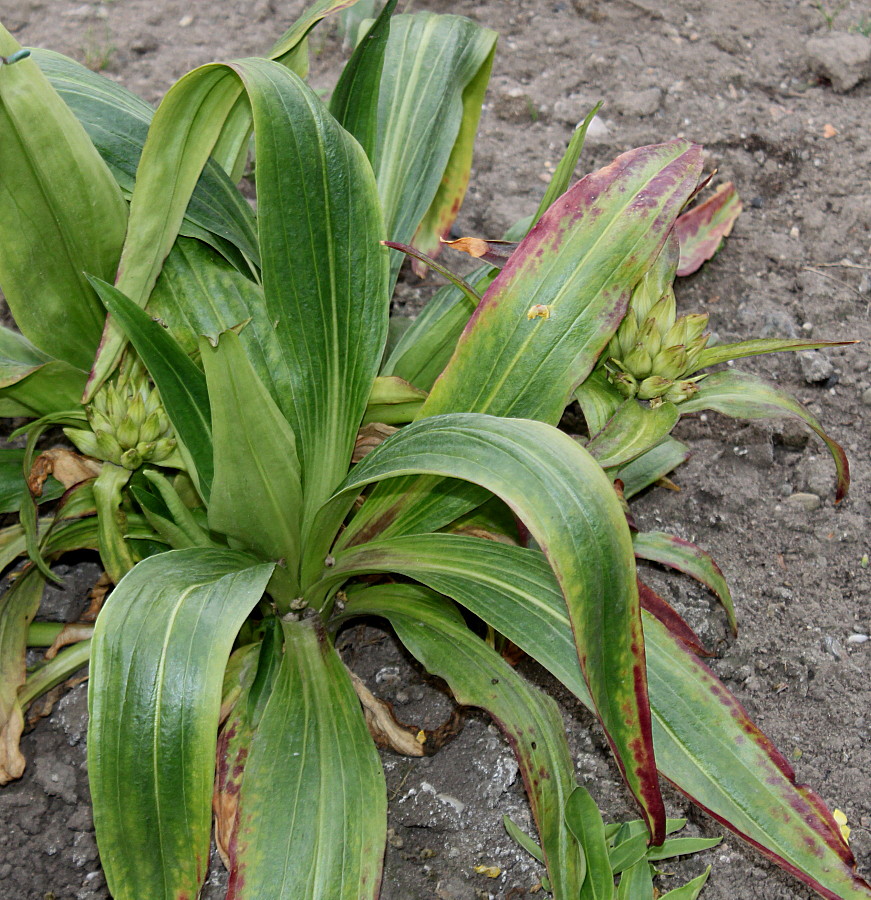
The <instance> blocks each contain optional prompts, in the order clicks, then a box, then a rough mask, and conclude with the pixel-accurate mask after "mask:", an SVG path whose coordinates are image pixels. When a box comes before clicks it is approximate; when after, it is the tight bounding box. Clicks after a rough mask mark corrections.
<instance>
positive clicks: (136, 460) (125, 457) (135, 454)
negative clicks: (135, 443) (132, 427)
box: [118, 447, 142, 471]
mask: <svg viewBox="0 0 871 900" xmlns="http://www.w3.org/2000/svg"><path fill="white" fill-rule="evenodd" d="M118 465H120V466H123V467H124V468H125V469H130V470H131V471H132V470H133V469H138V468H139V467H140V466H141V465H142V454H141V453H140V452H139V451H138V450H137V449H136V448H135V447H131V448H130V449H129V450H125V451H124V452H123V453H122V454H121V459H120V461H119V463H118Z"/></svg>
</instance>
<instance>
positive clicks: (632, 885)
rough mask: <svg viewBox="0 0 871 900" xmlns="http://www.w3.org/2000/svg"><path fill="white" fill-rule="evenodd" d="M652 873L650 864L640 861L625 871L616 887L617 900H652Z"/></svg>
mask: <svg viewBox="0 0 871 900" xmlns="http://www.w3.org/2000/svg"><path fill="white" fill-rule="evenodd" d="M654 897H655V895H654V893H653V872H652V871H651V868H650V863H648V862H647V860H642V861H641V862H638V863H636V864H635V865H634V866H632V867H631V868H630V869H627V870H626V871H625V872H624V873H623V875H622V877H621V878H620V884H619V885H618V887H617V900H654Z"/></svg>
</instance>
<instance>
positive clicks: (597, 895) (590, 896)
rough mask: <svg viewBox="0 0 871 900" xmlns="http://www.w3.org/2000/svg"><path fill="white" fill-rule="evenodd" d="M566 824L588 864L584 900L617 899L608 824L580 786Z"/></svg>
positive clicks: (568, 807) (571, 799) (569, 804)
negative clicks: (608, 840) (607, 832)
mask: <svg viewBox="0 0 871 900" xmlns="http://www.w3.org/2000/svg"><path fill="white" fill-rule="evenodd" d="M565 817H566V824H567V825H568V827H569V829H570V830H571V832H572V834H573V835H574V836H575V839H576V840H577V841H578V843H579V844H580V845H581V848H582V850H583V853H584V857H585V859H586V861H587V877H586V879H585V880H584V884H583V887H582V889H581V894H580V900H613V897H614V876H613V875H612V874H611V864H610V861H609V859H608V844H607V842H606V840H605V823H604V822H603V821H602V815H601V813H600V812H599V807H598V806H596V801H595V800H594V799H593V798H592V797H591V796H590V792H589V791H588V790H587V789H586V788H585V787H581V786H580V785H578V786H577V787H576V788H575V789H574V791H572V794H571V796H570V797H569V799H568V802H567V803H566V807H565Z"/></svg>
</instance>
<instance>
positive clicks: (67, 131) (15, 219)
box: [0, 25, 127, 369]
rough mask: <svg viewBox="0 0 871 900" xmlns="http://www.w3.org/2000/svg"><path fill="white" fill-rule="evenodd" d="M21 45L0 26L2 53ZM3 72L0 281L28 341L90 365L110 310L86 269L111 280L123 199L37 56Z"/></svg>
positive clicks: (55, 354)
mask: <svg viewBox="0 0 871 900" xmlns="http://www.w3.org/2000/svg"><path fill="white" fill-rule="evenodd" d="M19 49H21V48H20V45H19V44H18V42H17V41H16V40H15V39H14V38H13V37H12V35H11V34H9V32H8V31H6V29H5V28H3V26H2V25H0V55H3V56H11V55H12V54H13V53H14V52H16V51H17V50H19ZM0 74H2V78H0V134H2V135H3V140H2V141H0V206H2V208H3V211H4V212H3V216H2V217H0V247H2V252H0V286H2V290H3V293H4V295H5V297H6V301H7V303H8V304H9V308H10V310H11V311H12V315H13V317H14V318H15V322H16V324H17V325H18V327H19V328H20V329H21V331H22V332H23V334H25V335H26V336H27V338H28V339H29V340H31V341H32V342H33V343H34V344H35V345H36V346H37V347H39V348H40V350H42V351H43V352H45V353H48V354H49V355H51V356H53V357H56V358H57V359H60V360H63V361H64V362H68V363H70V364H71V365H73V366H75V367H77V368H80V369H86V368H88V367H89V366H90V364H91V360H92V359H93V356H94V351H95V350H96V348H97V343H98V341H99V340H100V333H101V331H102V328H103V321H104V319H105V315H104V313H103V309H102V307H101V305H100V302H99V300H98V299H97V297H96V295H95V294H94V291H93V289H92V288H91V286H90V285H89V284H88V282H87V280H86V278H85V275H84V273H85V272H89V273H92V274H94V275H98V276H99V277H101V278H104V279H107V280H109V281H111V280H113V278H114V276H115V270H116V267H117V265H118V258H119V256H120V252H121V245H122V243H123V241H124V233H125V230H126V227H127V204H126V203H125V202H124V198H123V197H122V196H121V191H120V189H119V187H118V185H117V184H116V183H115V179H114V178H113V177H112V174H111V173H110V171H109V169H108V168H107V166H106V164H105V163H104V162H103V160H102V159H101V158H100V154H99V153H98V152H97V150H96V149H95V148H94V145H93V144H92V143H91V141H90V139H89V138H88V135H87V134H86V133H85V130H84V129H83V128H82V126H81V125H80V124H79V122H78V120H77V119H76V117H75V116H74V115H73V114H72V113H71V112H70V110H69V109H68V108H67V107H66V105H65V104H64V102H63V101H62V100H61V99H60V97H59V96H58V95H57V93H56V92H55V90H54V89H53V88H52V86H51V85H50V84H49V82H48V80H47V79H46V78H45V76H44V75H43V74H42V72H40V70H39V67H38V66H37V64H36V62H34V60H32V59H24V60H22V61H20V62H17V63H16V64H15V65H14V66H3V69H2V73H0ZM60 322H63V327H62V328H59V327H58V323H60Z"/></svg>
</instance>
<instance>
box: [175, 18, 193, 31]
mask: <svg viewBox="0 0 871 900" xmlns="http://www.w3.org/2000/svg"><path fill="white" fill-rule="evenodd" d="M193 24H194V17H193V16H182V17H181V18H180V19H179V20H178V27H179V28H188V27H190V26H191V25H193Z"/></svg>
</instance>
